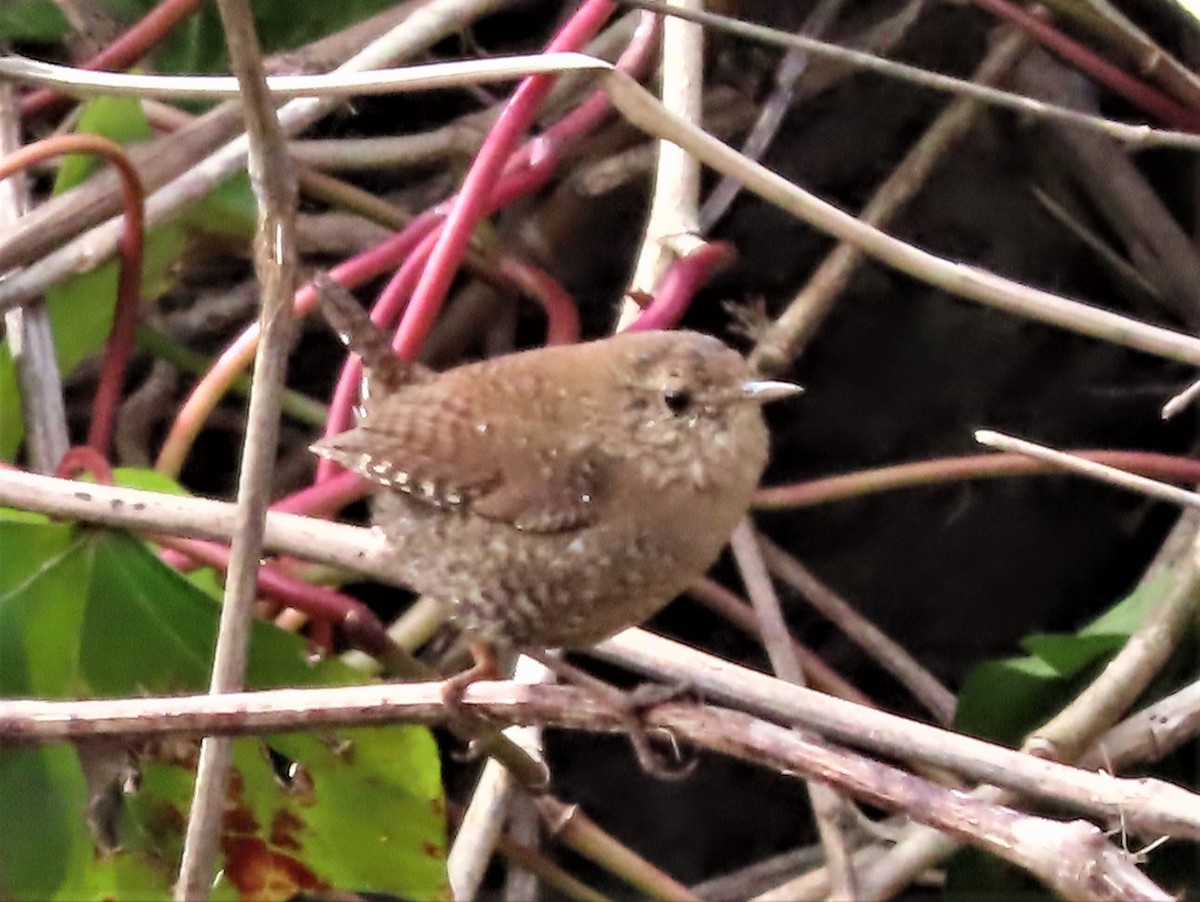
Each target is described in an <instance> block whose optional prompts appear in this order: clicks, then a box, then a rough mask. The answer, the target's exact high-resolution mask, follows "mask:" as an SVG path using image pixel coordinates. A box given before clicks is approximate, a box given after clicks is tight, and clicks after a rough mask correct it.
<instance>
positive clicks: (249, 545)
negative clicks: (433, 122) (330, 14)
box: [131, 0, 299, 902]
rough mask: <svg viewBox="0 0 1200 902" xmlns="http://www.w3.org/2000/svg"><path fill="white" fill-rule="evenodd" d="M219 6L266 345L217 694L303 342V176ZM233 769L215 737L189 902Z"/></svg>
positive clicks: (181, 895) (243, 31)
mask: <svg viewBox="0 0 1200 902" xmlns="http://www.w3.org/2000/svg"><path fill="white" fill-rule="evenodd" d="M217 6H218V9H219V10H220V13H221V24H222V26H223V29H224V32H225V44H226V47H227V48H228V50H229V63H230V68H231V69H232V70H233V72H234V73H235V74H236V75H237V79H238V82H239V84H240V85H241V94H242V103H243V105H244V109H245V116H246V135H247V138H248V162H249V170H250V182H251V186H252V187H253V189H254V196H255V199H256V200H257V202H258V229H257V235H256V239H255V254H254V263H255V270H256V271H257V274H258V282H259V286H260V289H261V295H262V312H261V314H260V316H259V321H260V322H261V323H262V341H261V342H260V343H259V346H258V354H257V356H256V358H255V364H254V377H253V383H252V385H251V388H250V403H249V409H248V412H247V422H246V439H245V444H244V445H243V448H242V461H241V475H240V476H239V479H238V489H237V507H238V524H237V531H236V532H235V533H234V536H233V543H232V550H231V559H230V562H229V571H228V573H227V574H226V579H225V597H224V602H223V604H222V607H221V619H220V624H219V626H218V630H217V647H216V651H215V653H214V656H213V667H212V679H211V681H210V691H211V692H213V693H220V692H230V691H236V690H238V689H241V688H242V686H243V684H244V681H245V678H246V661H247V657H248V655H249V649H250V625H251V622H252V621H253V619H254V600H255V597H256V592H255V589H256V585H257V576H258V566H259V559H260V558H261V557H262V548H263V541H262V535H263V525H264V522H265V518H266V512H267V508H268V507H269V506H270V503H271V496H270V484H271V471H272V468H273V466H274V463H275V454H276V448H277V445H278V439H279V407H280V395H281V392H282V389H283V384H284V381H285V377H286V372H287V359H288V354H289V352H290V351H291V346H292V341H293V338H294V335H295V321H294V319H293V317H292V295H293V293H294V292H295V282H296V274H297V266H298V264H299V255H298V253H297V251H296V234H295V228H296V220H295V217H296V201H297V197H298V194H297V188H296V176H295V173H294V172H293V171H292V164H291V160H290V159H289V158H288V153H287V144H286V143H285V136H284V132H283V129H282V128H281V127H280V123H279V121H278V120H277V119H276V117H275V106H274V102H273V100H272V98H271V94H270V91H269V90H268V88H267V83H266V73H265V71H264V70H263V61H262V49H261V47H260V46H259V41H258V34H257V32H256V31H255V26H254V17H253V14H252V13H251V11H250V5H249V0H217ZM131 338H132V335H131ZM232 765H233V742H232V741H231V740H230V739H229V738H227V737H217V736H208V737H205V739H204V741H203V742H202V743H201V746H200V759H199V763H198V764H197V766H196V784H195V790H194V792H193V796H192V807H191V811H190V813H189V816H188V824H187V832H186V835H185V837H184V845H183V858H182V861H181V862H180V865H179V879H178V882H177V883H176V884H175V898H176V899H179V900H181V902H184V900H192V899H206V898H207V897H208V892H209V889H210V887H211V886H212V878H213V872H214V870H215V866H216V857H217V850H218V848H219V845H220V837H221V830H222V828H223V823H224V817H225V807H226V806H225V793H226V788H227V786H228V783H229V774H230V770H231V768H232Z"/></svg>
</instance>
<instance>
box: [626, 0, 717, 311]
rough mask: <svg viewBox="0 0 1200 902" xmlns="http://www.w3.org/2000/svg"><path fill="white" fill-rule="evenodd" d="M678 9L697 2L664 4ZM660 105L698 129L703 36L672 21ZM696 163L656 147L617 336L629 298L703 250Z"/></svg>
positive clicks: (631, 303) (632, 303)
mask: <svg viewBox="0 0 1200 902" xmlns="http://www.w3.org/2000/svg"><path fill="white" fill-rule="evenodd" d="M670 2H671V5H672V6H673V7H676V8H679V9H685V10H686V9H699V8H701V6H702V3H701V0H670ZM662 48H663V50H662V103H663V106H665V107H666V108H667V109H669V110H670V111H671V112H672V113H674V114H675V115H677V116H680V117H681V118H683V119H685V120H686V121H688V122H691V123H699V122H700V118H701V114H702V113H703V105H704V32H703V31H701V30H700V26H699V25H693V24H692V23H691V22H686V21H684V20H682V19H678V18H675V17H671V18H668V19H667V20H666V21H665V22H664V23H663V28H662ZM699 209H700V163H699V162H698V161H697V160H696V159H694V158H693V157H692V156H691V155H690V154H688V153H687V152H686V151H685V150H683V149H682V148H681V147H679V146H678V145H675V144H672V143H670V142H669V141H659V142H658V167H657V169H656V171H655V175H654V189H653V192H652V194H651V198H650V215H649V218H648V219H647V221H646V231H645V234H644V235H643V236H642V244H641V247H640V248H639V249H638V253H637V256H636V261H637V262H636V263H635V264H634V268H633V275H632V277H631V278H630V280H629V288H628V290H627V291H626V294H625V301H624V303H623V304H622V305H621V313H620V316H619V317H618V321H617V331H618V332H619V331H621V330H622V329H625V328H626V327H628V326H629V325H630V324H631V323H632V322H633V321H634V320H635V319H637V318H638V316H639V315H640V314H641V311H642V308H641V306H640V305H639V304H638V303H637V301H636V300H634V298H636V297H638V296H648V295H650V294H652V293H653V292H654V288H655V286H656V285H657V284H658V282H659V280H660V279H661V278H662V276H663V274H664V273H665V272H666V271H667V268H668V267H669V266H670V264H671V262H672V260H673V259H675V258H676V257H686V256H687V255H688V254H690V253H692V252H694V251H696V250H698V249H699V248H700V247H702V246H703V245H704V241H703V239H701V238H700V237H699V235H698V234H697V233H698V232H699V230H700V220H699Z"/></svg>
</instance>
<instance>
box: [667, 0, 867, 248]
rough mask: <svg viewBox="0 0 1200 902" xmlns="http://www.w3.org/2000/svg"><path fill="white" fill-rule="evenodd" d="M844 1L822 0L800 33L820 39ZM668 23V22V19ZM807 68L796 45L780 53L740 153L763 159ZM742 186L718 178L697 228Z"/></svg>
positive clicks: (706, 225)
mask: <svg viewBox="0 0 1200 902" xmlns="http://www.w3.org/2000/svg"><path fill="white" fill-rule="evenodd" d="M844 3H845V0H821V2H820V3H818V4H817V5H816V6H815V7H814V8H813V10H812V12H810V13H809V14H808V15H807V16H806V17H805V19H804V21H803V22H802V23H801V24H800V33H801V34H803V35H807V36H808V37H810V38H818V39H819V38H821V37H823V36H824V35H825V33H826V32H827V31H828V30H829V28H830V26H832V25H833V22H834V20H835V19H836V18H837V17H838V15H839V13H840V12H841V9H842V6H843V5H844ZM668 24H669V22H668ZM807 70H808V54H807V53H805V52H804V51H803V50H801V49H800V48H799V47H793V48H791V49H790V50H788V52H787V53H785V54H784V55H783V59H781V60H780V61H779V65H777V66H776V67H775V87H774V88H772V90H771V94H770V96H768V97H767V99H766V100H764V101H763V103H762V107H761V109H760V110H759V113H758V118H757V119H755V121H754V125H753V126H752V127H751V128H750V131H749V133H747V135H746V138H745V140H744V141H743V142H742V147H741V153H742V156H744V157H746V158H747V159H750V160H756V161H758V160H762V158H763V154H764V153H766V151H767V148H768V147H770V146H771V142H772V141H774V140H775V134H776V132H778V131H779V126H780V125H781V124H782V123H783V118H784V116H785V115H786V114H787V111H788V110H789V109H790V108H791V105H792V101H793V100H794V99H795V96H796V91H797V89H798V87H799V84H800V80H801V79H802V78H803V77H804V73H805V72H806V71H807ZM741 190H742V186H741V185H740V184H739V183H738V181H737V179H731V178H729V177H726V178H723V179H721V181H720V182H718V183H717V186H716V187H715V188H714V189H713V190H712V191H711V192H710V193H709V195H708V197H706V198H705V199H704V206H702V207H701V208H700V213H699V214H698V216H697V220H698V222H699V224H700V229H701V231H703V232H704V233H706V234H711V233H712V229H713V227H714V226H715V225H716V224H717V223H718V222H720V220H721V218H722V217H723V216H724V215H725V213H726V212H727V211H728V210H729V208H730V207H731V206H733V202H734V201H735V200H737V196H738V192H740V191H741Z"/></svg>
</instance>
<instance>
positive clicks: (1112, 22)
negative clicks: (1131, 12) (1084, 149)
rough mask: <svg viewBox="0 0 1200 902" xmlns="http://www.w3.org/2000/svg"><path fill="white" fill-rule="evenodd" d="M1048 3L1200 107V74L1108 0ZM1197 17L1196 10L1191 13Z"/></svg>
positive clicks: (1182, 99)
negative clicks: (1164, 48)
mask: <svg viewBox="0 0 1200 902" xmlns="http://www.w3.org/2000/svg"><path fill="white" fill-rule="evenodd" d="M1043 2H1044V3H1045V5H1046V6H1048V7H1050V8H1051V9H1053V10H1055V11H1057V12H1059V13H1061V14H1062V15H1065V16H1068V17H1070V18H1071V19H1073V20H1074V21H1075V22H1076V23H1078V24H1079V25H1081V26H1083V28H1085V29H1087V30H1088V31H1091V32H1093V33H1095V34H1097V35H1099V36H1101V37H1102V38H1103V40H1105V41H1106V42H1108V43H1110V44H1111V45H1112V46H1114V47H1116V48H1117V49H1118V50H1120V51H1121V52H1122V53H1123V54H1124V55H1125V57H1126V59H1128V60H1129V61H1130V62H1131V63H1133V64H1134V66H1135V68H1136V70H1137V72H1138V73H1139V74H1140V75H1142V76H1149V77H1150V78H1152V79H1153V80H1154V81H1156V82H1158V84H1159V85H1160V86H1162V87H1163V88H1164V89H1165V90H1167V91H1168V92H1170V93H1171V94H1172V95H1173V96H1174V97H1175V99H1176V100H1178V101H1180V102H1181V103H1184V104H1187V105H1188V106H1190V107H1192V108H1193V109H1200V76H1197V75H1196V73H1195V72H1192V71H1191V70H1190V69H1188V68H1187V66H1185V65H1184V64H1183V63H1181V62H1180V61H1179V60H1177V59H1175V57H1173V56H1171V54H1169V53H1167V52H1166V51H1165V50H1163V48H1162V47H1161V46H1159V45H1158V44H1156V43H1155V42H1154V39H1153V38H1151V37H1150V36H1149V35H1148V34H1146V33H1145V32H1144V31H1142V30H1141V29H1140V28H1138V27H1137V25H1135V24H1134V23H1133V22H1132V21H1130V20H1129V19H1128V18H1126V17H1125V15H1124V14H1122V13H1121V12H1120V11H1119V10H1118V9H1117V8H1116V7H1115V6H1113V5H1112V4H1111V3H1109V2H1108V0H1087V2H1086V3H1083V4H1078V3H1075V2H1074V0H1043ZM1188 14H1189V15H1192V16H1193V18H1194V16H1195V14H1194V13H1190V12H1189V13H1188Z"/></svg>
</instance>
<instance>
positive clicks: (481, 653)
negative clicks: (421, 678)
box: [442, 641, 500, 717]
mask: <svg viewBox="0 0 1200 902" xmlns="http://www.w3.org/2000/svg"><path fill="white" fill-rule="evenodd" d="M467 648H468V649H469V650H470V652H471V660H472V661H474V663H473V664H472V665H471V666H470V667H468V668H467V669H466V670H464V671H463V672H462V673H458V674H455V675H454V676H452V677H450V678H449V679H448V680H446V681H445V682H443V683H442V701H443V702H445V703H446V707H447V708H449V709H450V712H451V713H452V714H456V715H458V716H459V717H467V716H468V714H467V711H466V709H465V708H463V703H462V697H463V693H464V692H466V691H467V687H468V686H470V685H471V684H472V683H478V682H479V681H481V680H498V679H499V678H500V664H499V662H498V661H497V660H496V653H495V651H493V650H492V647H491V646H490V645H488V644H487V643H486V642H475V641H472V642H470V643H468V645H467Z"/></svg>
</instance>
